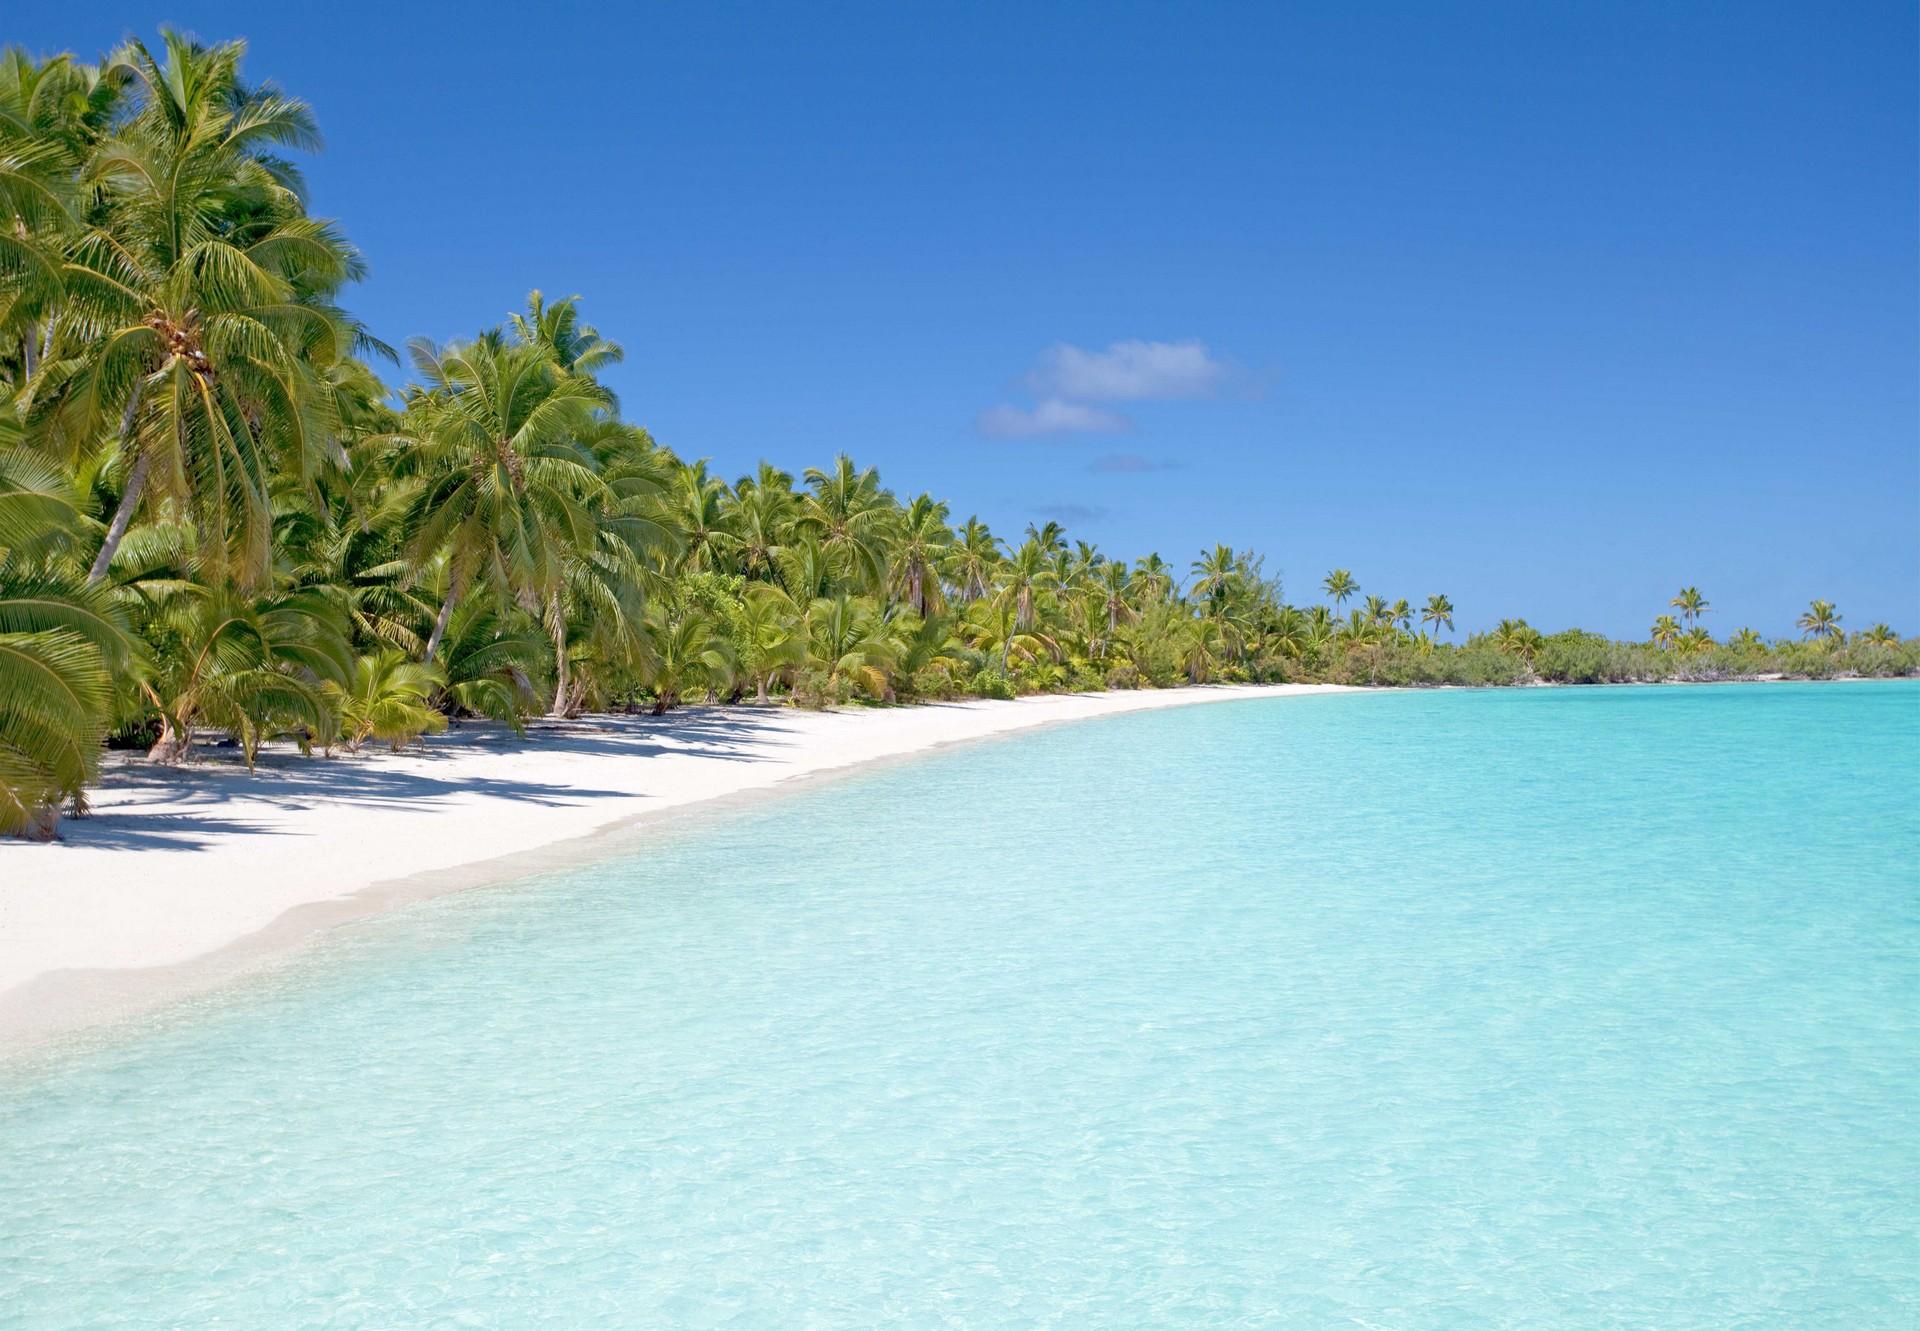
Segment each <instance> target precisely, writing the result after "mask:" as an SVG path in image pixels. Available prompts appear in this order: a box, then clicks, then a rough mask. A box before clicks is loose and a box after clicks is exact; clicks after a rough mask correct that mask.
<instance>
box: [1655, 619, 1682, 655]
mask: <svg viewBox="0 0 1920 1331" xmlns="http://www.w3.org/2000/svg"><path fill="white" fill-rule="evenodd" d="M1649 636H1651V637H1652V638H1653V640H1654V642H1655V643H1656V644H1658V645H1659V646H1660V647H1661V648H1663V649H1664V648H1668V647H1671V646H1673V644H1674V642H1675V641H1676V640H1677V639H1678V638H1679V637H1680V625H1679V624H1678V623H1676V622H1675V621H1674V618H1673V616H1672V615H1660V616H1658V617H1657V618H1656V619H1655V620H1654V621H1653V628H1652V630H1651V631H1650V634H1649Z"/></svg>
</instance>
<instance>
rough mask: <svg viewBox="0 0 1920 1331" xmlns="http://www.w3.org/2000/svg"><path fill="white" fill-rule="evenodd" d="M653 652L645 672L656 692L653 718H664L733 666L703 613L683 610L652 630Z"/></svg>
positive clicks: (694, 610)
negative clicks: (688, 697) (687, 696)
mask: <svg viewBox="0 0 1920 1331" xmlns="http://www.w3.org/2000/svg"><path fill="white" fill-rule="evenodd" d="M649 627H650V633H649V638H650V640H651V645H652V652H651V654H650V656H649V658H648V661H647V665H646V668H645V670H644V672H643V674H644V678H645V680H646V683H647V686H648V687H649V688H651V689H652V690H653V695H654V704H653V714H654V715H655V716H663V715H665V714H666V713H667V712H668V711H669V710H670V709H672V708H673V707H676V706H678V705H679V702H680V699H681V698H682V697H683V696H684V695H685V694H686V693H687V692H688V691H689V690H690V689H693V688H697V687H701V686H704V685H706V684H708V683H710V682H711V681H712V679H713V678H714V676H715V675H717V674H720V673H721V672H723V671H725V670H726V669H727V668H728V666H729V665H730V661H729V659H728V656H727V653H726V650H725V647H724V645H723V643H722V641H721V639H720V637H719V636H718V635H717V634H716V633H715V632H714V624H713V621H712V620H711V619H709V618H708V617H707V616H706V614H704V613H703V612H701V611H699V610H696V609H692V608H683V609H681V610H680V611H678V612H677V613H674V614H671V615H668V616H666V617H664V618H663V619H661V620H658V621H656V622H654V623H653V624H651V625H650V626H649Z"/></svg>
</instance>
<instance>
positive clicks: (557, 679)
mask: <svg viewBox="0 0 1920 1331" xmlns="http://www.w3.org/2000/svg"><path fill="white" fill-rule="evenodd" d="M553 674H554V686H553V710H552V711H551V712H549V713H548V715H549V716H565V715H566V714H567V686H568V683H569V682H570V681H569V680H568V679H567V626H566V624H565V623H564V622H563V623H562V624H561V625H560V627H559V628H557V629H555V630H554V633H553Z"/></svg>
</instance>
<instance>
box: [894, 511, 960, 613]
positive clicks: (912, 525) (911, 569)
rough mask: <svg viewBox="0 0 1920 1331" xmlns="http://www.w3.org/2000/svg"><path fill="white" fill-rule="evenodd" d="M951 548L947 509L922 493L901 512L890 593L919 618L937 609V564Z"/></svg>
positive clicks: (939, 601) (939, 600)
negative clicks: (892, 585)
mask: <svg viewBox="0 0 1920 1331" xmlns="http://www.w3.org/2000/svg"><path fill="white" fill-rule="evenodd" d="M952 546H953V530H952V528H950V527H948V526H947V506H946V505H945V504H944V503H941V502H940V501H939V500H936V499H935V498H934V497H933V496H932V495H927V494H923V495H921V496H920V497H919V498H918V499H915V500H914V501H913V502H912V503H911V504H908V505H907V507H906V508H905V509H904V510H903V511H902V512H901V514H900V518H899V524H898V527H897V529H896V530H895V532H894V539H893V582H894V590H895V591H896V592H897V593H898V594H899V595H900V597H901V599H902V600H904V601H905V602H906V604H907V605H909V606H912V607H913V610H914V613H915V614H917V615H919V616H920V617H921V618H922V619H924V618H926V617H927V616H928V615H930V614H932V613H933V612H934V611H936V610H938V609H940V608H941V607H942V606H943V605H944V604H945V598H944V597H943V596H942V595H941V592H940V565H941V563H942V561H944V560H945V558H946V556H947V552H948V551H949V550H950V549H951V548H952Z"/></svg>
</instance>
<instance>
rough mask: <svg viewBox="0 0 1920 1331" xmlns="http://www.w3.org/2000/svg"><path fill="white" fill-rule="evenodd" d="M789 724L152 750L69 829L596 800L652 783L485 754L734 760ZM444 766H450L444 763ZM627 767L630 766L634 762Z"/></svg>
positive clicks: (116, 830) (690, 718) (128, 835)
mask: <svg viewBox="0 0 1920 1331" xmlns="http://www.w3.org/2000/svg"><path fill="white" fill-rule="evenodd" d="M781 731H782V728H781V727H779V726H778V725H775V724H773V723H772V722H771V721H769V720H768V719H767V718H765V717H756V716H754V715H752V713H751V711H750V710H749V709H745V708H735V709H728V710H725V711H722V710H720V709H718V708H689V709H687V710H686V711H684V712H675V713H669V714H668V715H667V716H664V717H651V716H607V717H590V718H583V719H581V720H579V721H568V722H557V723H540V724H537V725H535V726H532V727H529V729H528V730H527V732H526V733H525V734H521V735H516V734H515V733H514V732H513V731H512V730H510V729H508V728H506V727H504V726H496V725H493V724H491V723H482V724H467V725H463V726H461V727H459V728H458V729H456V730H454V731H451V732H449V733H448V734H445V735H440V736H435V737H433V738H432V739H430V740H428V741H427V742H426V743H425V744H424V745H423V746H420V747H417V748H415V749H413V750H411V751H409V752H408V754H407V755H406V758H407V761H406V763H405V765H404V766H402V765H399V764H395V763H390V762H382V761H380V759H379V758H378V757H374V756H372V755H368V756H348V755H336V756H335V757H332V758H327V757H323V756H321V755H318V754H315V755H313V756H310V757H309V756H305V755H302V754H300V753H298V752H297V751H294V750H292V749H269V750H266V751H263V752H262V753H261V754H260V756H259V758H258V760H257V762H256V765H255V767H256V770H255V771H253V772H248V771H247V769H246V768H245V766H244V765H243V764H242V763H241V761H240V759H239V756H238V754H237V753H236V752H235V751H233V750H231V749H221V748H207V749H203V750H201V751H200V756H199V759H198V760H197V761H195V762H193V763H190V764H187V765H185V766H180V767H161V766H158V765H155V764H149V763H146V762H145V761H143V760H129V761H126V762H122V763H117V764H111V765H110V766H109V768H108V771H107V773H106V776H105V780H104V781H103V783H102V791H103V793H107V794H109V795H110V796H111V797H110V798H108V799H106V800H104V801H102V802H101V803H100V804H99V806H98V808H97V810H96V812H95V813H93V814H92V815H91V816H89V817H86V818H80V819H72V820H68V821H67V822H66V823H64V824H63V826H62V834H63V839H64V840H66V841H68V842H69V843H70V844H73V845H77V846H97V847H102V848H111V849H122V850H173V851H199V850H205V849H208V848H210V847H211V846H212V845H213V844H214V842H215V839H216V838H220V839H225V838H228V837H232V836H297V835H299V834H298V833H294V832H290V831H289V830H287V829H285V828H283V827H278V826H275V825H273V824H272V823H270V822H263V821H259V820H254V819H248V818H246V817H245V816H242V815H239V814H237V813H236V812H235V808H236V806H238V805H240V804H242V803H243V802H244V803H245V804H246V805H249V806H255V807H257V806H266V807H267V808H269V809H286V810H297V809H306V808H311V807H313V806H314V805H317V804H341V805H351V806H355V807H360V808H379V809H390V810H413V811H418V812H432V811H433V810H435V809H436V808H443V807H447V806H449V805H450V804H452V803H453V802H455V801H460V802H465V801H468V800H471V799H473V798H474V797H478V798H481V799H494V800H501V801H506V802H512V803H519V804H534V805H543V806H548V807H556V808H557V807H563V806H569V805H580V804H587V803H592V802H594V801H596V800H610V799H623V800H631V799H635V798H645V792H644V791H641V790H638V789H635V788H631V787H630V788H626V789H616V788H611V787H603V786H597V785H596V786H586V785H571V784H565V783H558V782H551V781H535V780H529V779H525V778H517V777H512V776H483V775H476V774H474V773H473V772H472V771H471V770H462V769H463V768H467V767H468V766H469V765H470V764H471V762H472V760H473V758H474V757H475V756H476V755H488V754H498V755H500V756H502V757H506V756H509V755H513V754H524V753H531V752H541V753H552V754H579V755H583V756H591V757H612V758H623V759H633V760H636V761H644V760H645V759H647V758H653V757H661V756H665V755H670V754H671V755H679V756H693V757H700V758H711V759H719V760H722V761H728V762H751V761H754V760H756V759H763V758H766V757H768V756H770V755H771V754H773V753H774V752H776V751H777V750H778V749H781V748H784V747H787V745H788V744H790V743H791V741H790V740H789V739H786V738H783V737H782V734H781ZM436 769H440V770H436ZM623 770H625V769H623Z"/></svg>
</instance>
